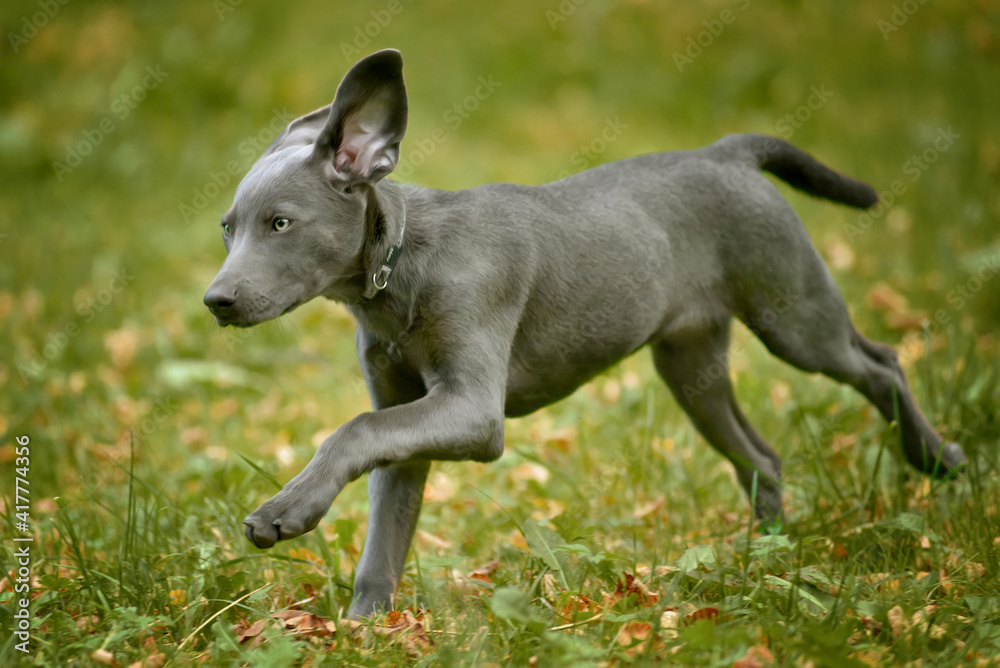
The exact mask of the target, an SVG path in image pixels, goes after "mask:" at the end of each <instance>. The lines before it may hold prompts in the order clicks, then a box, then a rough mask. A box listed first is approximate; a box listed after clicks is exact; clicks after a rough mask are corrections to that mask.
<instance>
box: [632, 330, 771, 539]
mask: <svg viewBox="0 0 1000 668" xmlns="http://www.w3.org/2000/svg"><path fill="white" fill-rule="evenodd" d="M651 347H652V350H653V362H654V363H655V365H656V370H657V372H658V373H659V374H660V376H661V377H662V378H663V379H664V380H665V381H666V383H667V385H668V386H669V387H670V391H671V392H672V393H673V395H674V397H675V398H676V399H677V402H678V403H679V404H680V405H681V407H682V408H683V409H684V411H685V412H686V413H687V414H688V416H689V417H690V418H691V421H692V422H693V423H694V426H695V428H697V430H698V431H699V432H700V433H701V435H702V436H704V437H705V440H707V441H708V442H709V443H710V444H711V445H712V447H714V448H715V449H716V450H718V451H719V452H720V453H721V454H722V455H724V456H725V457H726V458H727V459H729V461H731V462H732V463H733V466H734V467H735V468H736V476H737V478H738V479H739V481H740V484H741V485H742V486H743V489H744V490H746V492H747V496H749V497H750V498H751V499H752V502H753V505H754V508H755V510H756V514H757V517H758V518H760V519H762V520H765V521H772V520H783V518H784V515H783V511H782V506H781V460H780V458H779V457H778V455H777V453H775V452H774V450H772V449H771V447H770V446H769V445H768V444H767V443H766V442H765V441H764V439H763V438H761V436H760V435H759V434H758V433H757V432H756V431H755V430H754V428H753V427H752V426H751V425H750V422H749V421H748V420H747V418H746V416H744V415H743V412H742V411H741V410H740V407H739V406H738V405H737V403H736V397H735V395H734V394H733V387H732V384H731V383H730V381H729V364H728V354H729V322H728V321H727V322H725V323H720V324H719V325H718V326H717V327H716V328H715V329H714V330H712V331H710V332H707V333H706V334H705V335H704V336H699V337H692V336H686V337H684V339H683V340H680V341H675V340H660V341H655V342H653V343H652V345H651ZM754 491H756V497H754V496H753V495H754Z"/></svg>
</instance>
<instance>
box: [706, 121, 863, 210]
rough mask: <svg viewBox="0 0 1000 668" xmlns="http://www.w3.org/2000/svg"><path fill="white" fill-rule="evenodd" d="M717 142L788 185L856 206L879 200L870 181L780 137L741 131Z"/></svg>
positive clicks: (859, 207)
mask: <svg viewBox="0 0 1000 668" xmlns="http://www.w3.org/2000/svg"><path fill="white" fill-rule="evenodd" d="M718 145H720V146H721V147H724V148H726V149H729V150H731V151H738V152H739V153H741V154H743V155H744V156H746V157H748V158H749V159H750V161H751V164H754V165H756V166H757V168H758V169H763V170H765V171H768V172H771V173H772V174H774V175H775V176H777V177H778V178H779V179H781V180H782V181H784V182H785V183H787V184H788V185H790V186H792V187H793V188H796V189H798V190H801V191H803V192H806V193H809V194H810V195H814V196H816V197H822V198H824V199H828V200H830V201H833V202H840V203H841V204H846V205H848V206H853V207H855V208H857V209H867V208H869V207H872V206H874V205H875V203H876V202H878V194H877V193H876V192H875V189H874V188H872V187H871V186H870V185H868V184H867V183H862V182H861V181H857V180H855V179H852V178H850V177H849V176H844V175H843V174H839V173H837V172H835V171H833V170H832V169H830V168H829V167H827V166H826V165H824V164H823V163H821V162H820V161H818V160H816V158H814V157H812V156H811V155H809V154H808V153H806V152H805V151H802V150H800V149H798V148H795V147H794V146H792V145H791V144H789V143H788V142H786V141H784V140H782V139H778V138H777V137H767V136H765V135H754V134H741V135H729V136H727V137H723V138H722V139H721V140H720V141H719V142H718Z"/></svg>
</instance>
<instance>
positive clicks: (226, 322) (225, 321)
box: [208, 300, 302, 329]
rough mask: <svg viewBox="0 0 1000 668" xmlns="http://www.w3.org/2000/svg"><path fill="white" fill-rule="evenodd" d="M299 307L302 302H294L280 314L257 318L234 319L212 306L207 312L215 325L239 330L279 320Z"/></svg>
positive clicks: (232, 315) (229, 314)
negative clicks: (213, 319)
mask: <svg viewBox="0 0 1000 668" xmlns="http://www.w3.org/2000/svg"><path fill="white" fill-rule="evenodd" d="M301 305H302V301H301V300H296V301H294V302H292V303H291V304H289V305H288V306H287V307H286V308H285V309H284V310H283V311H281V313H277V314H275V315H264V316H257V317H254V316H250V317H234V315H235V314H231V313H224V312H220V309H216V308H215V307H212V306H209V307H208V310H209V311H210V312H211V313H212V316H213V317H214V318H215V322H216V324H218V325H219V327H239V328H241V329H247V328H249V327H253V326H255V325H260V324H261V323H265V322H267V321H268V320H275V319H277V318H280V317H281V316H283V315H285V314H286V313H291V312H292V311H294V310H295V309H297V308H298V307H299V306H301Z"/></svg>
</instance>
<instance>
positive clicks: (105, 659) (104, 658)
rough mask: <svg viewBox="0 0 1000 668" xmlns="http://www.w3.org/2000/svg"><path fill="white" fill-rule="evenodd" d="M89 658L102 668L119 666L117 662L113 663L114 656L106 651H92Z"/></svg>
mask: <svg viewBox="0 0 1000 668" xmlns="http://www.w3.org/2000/svg"><path fill="white" fill-rule="evenodd" d="M90 658H91V659H93V660H94V661H95V662H96V663H99V664H101V665H102V666H117V665H119V664H118V662H117V661H115V655H114V654H112V653H111V652H109V651H108V650H106V649H98V650H94V653H93V654H91V655H90Z"/></svg>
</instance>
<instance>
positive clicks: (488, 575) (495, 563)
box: [469, 559, 500, 583]
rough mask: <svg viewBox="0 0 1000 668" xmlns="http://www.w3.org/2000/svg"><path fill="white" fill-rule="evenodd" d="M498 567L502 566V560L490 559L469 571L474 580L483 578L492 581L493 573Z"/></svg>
mask: <svg viewBox="0 0 1000 668" xmlns="http://www.w3.org/2000/svg"><path fill="white" fill-rule="evenodd" d="M498 568H500V560H499V559H490V560H489V561H487V562H486V563H485V564H483V565H482V566H480V567H479V568H477V569H476V570H474V571H472V572H471V573H469V577H470V578H472V579H474V580H482V581H483V582H489V583H492V582H493V578H492V575H493V574H494V573H496V572H497V569H498Z"/></svg>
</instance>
